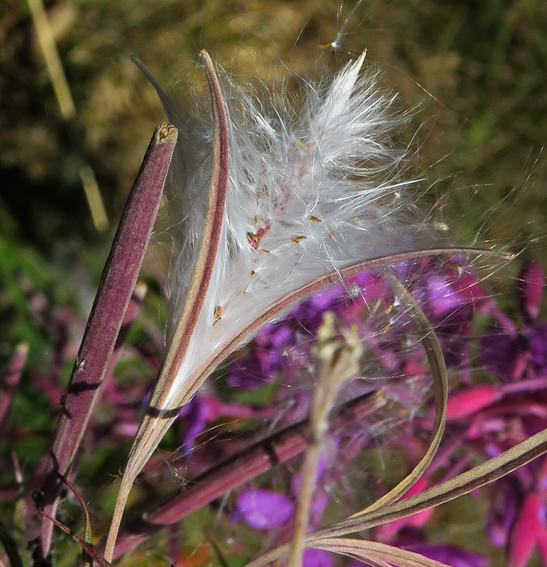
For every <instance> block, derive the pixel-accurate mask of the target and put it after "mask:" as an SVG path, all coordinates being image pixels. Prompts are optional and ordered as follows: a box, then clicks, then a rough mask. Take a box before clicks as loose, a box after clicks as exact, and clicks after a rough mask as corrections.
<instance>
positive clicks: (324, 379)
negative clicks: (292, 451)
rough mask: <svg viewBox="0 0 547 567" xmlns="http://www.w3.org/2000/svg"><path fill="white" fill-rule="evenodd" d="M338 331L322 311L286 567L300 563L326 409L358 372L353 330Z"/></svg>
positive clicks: (357, 343)
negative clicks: (306, 433)
mask: <svg viewBox="0 0 547 567" xmlns="http://www.w3.org/2000/svg"><path fill="white" fill-rule="evenodd" d="M342 333H343V335H344V339H345V341H341V340H340V339H339V338H337V336H336V334H337V333H336V331H335V316H334V314H333V313H330V312H327V313H325V314H324V316H323V324H322V325H321V327H320V328H319V332H318V339H317V345H316V347H315V349H314V353H315V356H316V358H317V361H318V372H317V387H316V391H315V396H314V402H313V409H312V414H311V419H310V435H309V440H308V447H307V448H306V453H305V457H304V463H303V465H302V471H301V484H300V493H299V495H298V503H297V507H296V514H295V517H294V525H293V533H292V539H291V546H290V551H289V567H301V566H302V561H303V557H304V548H305V545H304V544H305V536H306V533H307V531H308V524H309V519H310V509H311V504H312V497H313V491H314V488H315V481H316V477H317V467H318V464H319V457H320V455H321V445H322V442H323V439H324V436H325V434H326V432H327V430H328V418H329V414H330V411H331V409H332V408H333V405H334V401H335V398H336V395H337V393H338V392H339V390H340V388H341V387H342V386H343V384H344V383H345V382H346V381H347V380H349V379H350V378H352V377H353V376H355V375H356V374H357V373H358V372H359V358H360V356H361V354H362V348H361V343H360V340H359V336H358V335H357V330H356V329H352V330H351V331H347V330H343V331H342Z"/></svg>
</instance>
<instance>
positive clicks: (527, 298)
mask: <svg viewBox="0 0 547 567" xmlns="http://www.w3.org/2000/svg"><path fill="white" fill-rule="evenodd" d="M544 289H545V274H544V272H543V268H542V267H541V265H540V264H539V263H538V262H536V261H532V262H529V263H528V264H526V265H525V266H524V267H523V268H522V270H521V272H520V275H519V278H518V285H517V299H518V302H519V307H520V310H521V311H522V313H523V314H524V317H525V319H527V322H529V321H532V320H533V319H535V318H536V317H537V316H538V315H539V310H540V308H541V300H542V298H543V291H544Z"/></svg>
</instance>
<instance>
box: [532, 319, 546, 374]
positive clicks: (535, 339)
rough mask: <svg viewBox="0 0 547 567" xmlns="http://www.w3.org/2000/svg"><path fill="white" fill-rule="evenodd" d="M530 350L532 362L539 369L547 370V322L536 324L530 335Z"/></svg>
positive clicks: (541, 370) (542, 371)
mask: <svg viewBox="0 0 547 567" xmlns="http://www.w3.org/2000/svg"><path fill="white" fill-rule="evenodd" d="M530 352H531V354H532V362H533V363H534V366H535V367H536V369H537V371H538V372H540V373H544V372H546V371H547V323H543V324H541V325H534V327H533V328H532V332H531V336H530Z"/></svg>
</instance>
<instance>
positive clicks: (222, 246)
mask: <svg viewBox="0 0 547 567" xmlns="http://www.w3.org/2000/svg"><path fill="white" fill-rule="evenodd" d="M364 59H365V54H364V53H363V54H362V55H361V56H360V57H359V58H357V59H356V60H355V61H353V62H350V63H348V64H347V65H346V66H345V67H344V68H343V69H342V70H341V71H340V72H339V73H338V74H337V75H336V76H335V77H334V78H333V79H332V80H331V81H329V82H325V83H320V84H319V85H315V86H314V85H312V84H310V83H306V84H305V85H304V86H303V88H304V89H305V91H306V92H305V93H304V94H305V97H304V103H303V105H302V108H291V107H290V106H288V105H281V106H279V105H278V106H275V105H268V104H265V103H264V104H263V103H261V102H260V101H259V100H258V99H256V98H254V97H252V96H249V95H247V94H246V93H244V92H242V91H241V90H240V89H239V88H238V87H237V86H235V84H234V83H233V82H232V81H231V79H230V78H229V77H228V76H227V74H226V73H220V77H219V80H220V84H221V87H222V92H223V96H224V104H225V106H226V112H227V115H228V135H229V138H228V141H229V157H228V164H229V171H228V175H229V180H228V187H227V194H226V205H225V212H224V218H223V224H222V231H221V237H220V243H219V247H218V253H217V255H216V257H215V259H214V268H213V273H212V277H211V282H210V285H209V288H208V290H207V292H206V297H205V301H204V303H203V307H202V310H201V313H200V315H199V320H198V322H197V325H196V328H195V331H194V333H193V335H192V338H191V339H190V343H189V346H188V349H187V351H186V354H185V356H184V358H183V360H182V364H181V366H180V369H179V371H178V374H177V378H176V380H175V382H174V384H173V386H172V388H171V391H170V393H169V396H168V398H167V405H166V407H164V408H162V409H164V410H168V409H172V408H174V407H177V405H178V404H179V402H180V399H179V398H180V396H179V395H178V393H179V392H180V391H181V389H183V388H184V384H185V382H186V381H187V380H188V378H189V377H191V376H192V375H193V374H194V373H195V372H196V371H197V369H198V368H200V367H201V366H202V365H203V362H204V360H207V359H209V358H210V357H211V356H212V355H213V354H214V353H215V352H217V351H218V350H219V349H221V348H223V347H224V345H226V344H227V342H228V341H229V340H230V338H231V337H233V336H237V334H238V332H239V330H240V329H243V328H245V327H246V326H248V325H249V324H250V323H251V322H252V321H253V320H254V319H255V318H256V317H257V316H258V314H260V313H261V312H263V311H264V310H265V309H266V308H267V307H268V306H269V305H271V304H272V303H274V302H276V301H278V300H279V299H280V298H282V297H284V296H285V295H287V294H288V293H289V292H291V291H293V290H296V289H298V288H300V287H302V286H304V285H306V284H307V283H309V282H310V281H312V280H314V279H315V278H317V277H319V276H321V275H322V274H326V273H329V272H336V271H339V270H340V269H342V268H343V267H345V266H348V265H350V264H355V263H357V262H360V261H364V260H367V259H369V258H378V257H383V256H388V255H390V254H395V253H401V252H408V251H412V250H417V249H420V248H423V247H424V242H426V243H427V242H428V243H429V244H431V243H432V242H433V238H434V237H433V236H432V234H431V233H432V231H435V229H434V227H433V226H432V224H431V225H430V224H427V223H424V222H423V217H422V218H420V216H419V214H417V213H416V207H415V205H414V202H413V197H412V195H409V194H408V193H410V191H409V190H408V189H409V185H411V184H412V182H407V181H404V180H402V178H401V177H402V175H401V174H402V172H403V170H404V164H405V157H406V156H405V152H404V151H402V152H401V151H399V150H397V149H394V148H393V143H392V140H393V133H394V131H395V130H396V129H397V128H398V127H401V124H403V125H404V124H405V116H404V115H403V114H401V113H397V112H396V111H395V110H394V108H393V107H394V100H395V96H392V95H389V94H385V93H384V92H382V90H381V89H380V87H379V86H378V74H377V72H375V71H367V70H363V69H362V67H363V63H364ZM156 88H158V92H159V94H160V97H161V99H162V102H163V104H164V106H165V108H166V111H167V114H168V117H169V120H170V121H171V122H172V123H173V124H174V125H175V126H176V127H177V128H178V130H179V143H178V146H177V148H178V149H177V153H176V156H175V159H174V162H175V163H174V166H173V170H172V172H171V174H170V182H169V183H170V185H169V189H168V191H169V194H168V198H169V209H170V216H171V219H172V228H171V231H170V234H171V237H172V247H173V250H172V254H173V256H172V261H171V267H170V280H169V285H170V290H171V292H170V293H171V297H170V304H171V305H170V321H169V323H168V331H167V347H168V348H169V347H170V346H171V345H170V343H171V341H172V338H173V329H174V328H175V327H176V324H177V319H178V317H179V316H180V313H181V311H182V308H183V304H184V301H185V297H186V293H187V290H188V288H189V285H190V281H191V278H192V274H193V271H194V266H195V265H196V261H197V254H198V250H199V246H200V240H201V234H202V230H203V226H204V222H205V212H206V199H207V191H208V184H209V176H210V171H211V167H212V149H211V145H212V140H213V125H212V121H211V120H210V119H208V118H204V117H205V116H206V114H207V112H209V113H210V110H209V106H208V104H207V105H205V106H199V105H198V106H197V108H196V110H195V111H194V112H189V111H187V110H185V109H184V108H183V107H182V106H181V105H180V103H177V102H175V101H174V100H173V98H172V97H170V96H169V95H167V94H166V93H165V91H163V90H162V89H161V88H159V87H158V86H157V85H156ZM281 98H282V97H279V96H278V97H277V99H281ZM286 100H290V99H289V97H286ZM268 106H270V107H271V108H270V109H269V110H266V108H268ZM425 247H426V248H429V247H431V246H425ZM250 338H251V337H250V336H247V337H246V339H245V340H248V339H250Z"/></svg>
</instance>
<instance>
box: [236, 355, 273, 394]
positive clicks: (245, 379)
mask: <svg viewBox="0 0 547 567" xmlns="http://www.w3.org/2000/svg"><path fill="white" fill-rule="evenodd" d="M270 377H271V376H266V375H265V374H264V372H263V369H262V364H261V362H260V360H259V359H258V357H257V356H256V354H255V353H252V354H250V355H249V356H243V355H240V356H238V357H237V358H236V359H235V360H234V361H232V362H231V363H230V366H229V369H228V378H227V381H228V384H230V386H233V387H234V388H243V389H245V390H256V389H257V388H259V387H260V386H262V385H264V383H266V382H268V381H269V380H268V379H269V378H270Z"/></svg>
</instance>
